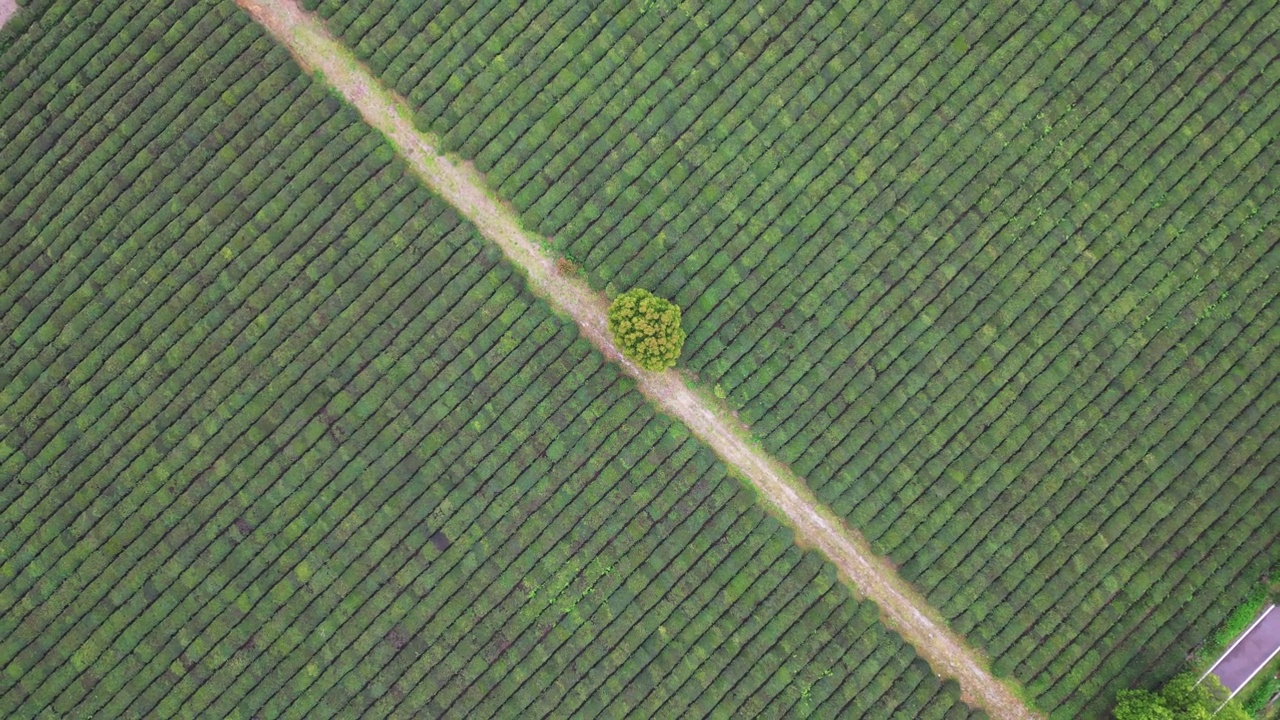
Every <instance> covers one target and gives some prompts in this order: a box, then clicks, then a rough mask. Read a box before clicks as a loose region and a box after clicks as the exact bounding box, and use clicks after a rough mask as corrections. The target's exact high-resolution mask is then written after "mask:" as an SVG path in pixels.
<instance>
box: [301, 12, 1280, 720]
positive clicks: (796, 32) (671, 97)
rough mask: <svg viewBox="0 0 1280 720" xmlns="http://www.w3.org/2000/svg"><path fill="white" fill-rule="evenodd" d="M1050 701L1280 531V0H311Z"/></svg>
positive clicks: (426, 121) (1156, 638)
mask: <svg viewBox="0 0 1280 720" xmlns="http://www.w3.org/2000/svg"><path fill="white" fill-rule="evenodd" d="M304 4H305V5H307V6H308V7H310V8H314V9H315V10H317V11H318V12H319V13H320V14H321V15H322V16H323V17H325V18H327V22H328V24H329V26H330V28H331V29H332V30H333V31H334V33H335V34H337V35H339V36H341V37H342V38H344V39H345V41H346V42H347V43H348V44H349V45H350V47H352V48H353V49H354V50H355V51H356V52H357V53H358V54H359V55H360V56H361V57H362V58H364V59H366V61H367V62H368V64H369V65H370V66H371V67H372V68H374V69H375V70H377V71H378V72H379V73H381V75H382V77H383V78H384V79H385V81H386V82H387V84H388V85H390V86H392V87H394V88H395V89H396V90H398V91H399V92H400V93H402V94H403V95H404V96H405V97H407V98H408V99H409V100H410V102H411V103H412V104H413V106H414V108H415V110H416V112H417V118H416V120H417V122H418V123H419V125H420V126H422V127H423V128H429V129H431V130H433V131H435V132H437V133H438V134H440V136H441V137H442V138H443V139H444V143H445V145H446V146H447V147H448V148H450V149H452V150H456V151H457V152H460V153H461V154H462V155H464V156H467V157H470V158H474V159H475V162H476V164H477V165H478V166H479V167H480V168H481V169H482V170H484V171H485V172H487V173H488V176H489V178H490V179H491V181H492V183H493V184H494V186H495V187H496V188H497V189H498V190H499V192H500V193H501V194H502V195H504V196H505V197H507V198H508V199H510V200H511V201H512V202H513V203H514V204H515V206H516V207H517V208H518V209H519V210H520V211H521V212H522V213H523V215H524V218H525V220H526V222H527V224H528V225H529V226H530V227H532V228H536V229H537V230H538V231H539V232H541V233H543V234H545V235H547V236H550V237H552V238H553V239H554V243H555V245H556V247H557V248H558V249H559V250H560V251H561V252H563V253H564V254H565V255H566V256H567V257H568V258H569V259H570V260H572V261H573V262H575V263H577V264H578V265H579V266H581V267H582V268H583V269H584V270H585V271H586V273H587V274H588V276H589V277H590V279H591V280H592V282H593V283H595V284H596V285H597V286H598V287H603V288H606V289H609V290H612V291H621V290H625V289H626V288H628V287H630V286H635V285H638V286H642V287H645V288H647V289H649V290H652V291H654V292H656V293H658V294H659V295H663V296H667V297H672V298H674V299H675V300H676V301H677V302H678V303H679V304H680V305H682V306H683V307H684V308H685V327H686V329H687V330H688V333H689V338H688V341H687V343H686V346H685V359H684V361H683V365H684V367H685V368H686V369H687V370H688V371H691V372H693V373H696V374H697V376H698V377H700V378H701V379H702V380H703V381H705V382H706V383H708V384H709V385H713V386H716V387H717V389H718V390H719V391H720V392H721V393H722V394H725V395H727V397H728V398H729V401H730V402H731V403H733V404H734V405H735V406H736V407H737V408H739V409H740V412H741V415H742V417H743V418H744V419H745V420H747V421H748V422H750V423H751V424H752V426H753V429H754V431H755V432H756V433H757V434H758V435H759V436H760V437H761V438H762V439H763V441H764V442H765V445H766V446H767V447H768V448H769V449H770V450H771V451H772V452H774V453H776V454H777V455H778V456H779V457H780V458H782V459H783V460H785V461H787V462H789V463H790V464H791V465H792V467H793V468H794V469H795V470H797V471H798V472H799V473H800V474H802V475H803V476H804V477H805V478H806V479H807V480H808V482H809V483H810V484H811V486H812V487H813V488H814V490H815V491H816V492H817V493H818V494H819V496H820V497H821V498H822V499H823V500H824V501H826V502H828V503H830V505H831V506H832V507H833V508H835V509H836V511H837V512H839V513H841V514H843V515H844V516H846V517H847V518H848V519H849V520H850V521H851V523H852V524H853V525H854V526H856V527H858V528H859V529H861V530H862V531H863V532H864V533H865V534H866V535H867V536H868V538H870V539H871V540H872V541H873V544H874V546H875V547H876V548H877V549H878V550H879V551H881V552H884V553H887V554H888V555H890V556H891V557H892V558H893V559H894V560H895V561H896V562H898V563H900V566H901V571H902V573H903V574H904V575H905V576H906V577H907V578H909V579H910V580H912V581H914V582H915V583H916V584H917V585H918V586H919V587H920V588H921V589H922V590H923V591H924V592H926V593H927V595H928V597H929V599H930V600H931V602H932V603H933V604H934V605H935V606H936V607H938V608H939V609H940V610H941V611H942V612H943V614H944V615H945V616H946V617H948V618H949V619H950V621H951V623H952V625H953V626H954V627H955V628H956V629H957V630H959V631H961V632H963V633H965V634H966V635H967V636H968V637H969V638H970V639H971V640H972V641H973V642H974V643H975V644H977V645H978V646H980V647H983V648H985V649H986V650H987V651H988V652H989V653H990V655H991V656H992V657H993V658H994V661H995V666H994V668H995V671H996V672H997V673H999V674H1011V675H1013V676H1014V677H1016V678H1017V679H1019V680H1020V681H1021V682H1023V683H1024V685H1025V686H1026V687H1027V689H1028V691H1029V693H1030V694H1031V696H1032V697H1033V698H1034V699H1035V701H1036V703H1037V704H1038V705H1039V706H1040V707H1041V708H1043V709H1044V710H1046V711H1050V712H1052V713H1053V714H1054V715H1055V716H1057V717H1063V718H1075V717H1099V716H1101V715H1103V714H1105V712H1106V710H1107V708H1108V706H1109V704H1110V702H1111V699H1112V698H1113V697H1114V694H1115V691H1116V690H1118V689H1121V688H1124V687H1127V686H1129V685H1131V684H1135V683H1137V684H1143V683H1146V684H1150V683H1155V682H1158V681H1159V680H1160V679H1162V678H1163V677H1165V676H1167V675H1168V674H1169V673H1171V672H1172V671H1173V670H1174V669H1175V668H1176V667H1177V665H1178V664H1179V663H1180V662H1181V661H1182V659H1183V658H1184V657H1185V656H1186V653H1187V652H1188V651H1189V650H1190V649H1192V648H1193V647H1194V646H1195V645H1196V644H1197V643H1199V642H1200V641H1201V639H1203V638H1204V637H1205V635H1206V634H1207V633H1209V632H1210V631H1211V630H1212V628H1213V627H1214V626H1215V625H1216V624H1217V623H1218V622H1219V621H1220V620H1221V619H1222V618H1223V617H1224V616H1225V615H1226V613H1228V612H1229V611H1230V609H1231V608H1232V606H1233V605H1234V604H1235V603H1237V602H1238V601H1239V599H1240V598H1241V597H1242V596H1243V595H1244V593H1246V592H1247V591H1248V590H1249V587H1250V586H1251V585H1252V584H1253V582H1254V581H1255V580H1256V578H1258V577H1259V576H1260V574H1261V573H1262V572H1263V570H1264V569H1265V568H1267V567H1268V566H1269V565H1271V564H1274V563H1275V562H1276V561H1277V560H1280V540H1278V538H1280V461H1277V456H1278V455H1280V437H1277V430H1278V429H1280V409H1278V408H1277V400H1278V399H1280V384H1278V383H1277V382H1276V375H1277V371H1280V360H1277V358H1278V357H1280V356H1278V355H1277V345H1278V344H1280V330H1278V329H1277V318H1278V314H1280V307H1277V304H1276V296H1277V294H1278V293H1280V273H1277V270H1280V248H1278V247H1277V243H1278V241H1280V224H1277V220H1276V214H1277V211H1280V200H1277V197H1276V191H1277V182H1278V181H1280V171H1277V169H1276V161H1277V159H1280V149H1278V147H1277V142H1276V136H1277V134H1278V133H1280V119H1278V118H1277V111H1278V110H1280V91H1277V88H1276V84H1277V83H1278V82H1280V71H1278V68H1280V62H1277V57H1276V56H1277V53H1278V52H1280V37H1278V35H1277V33H1278V32H1280V10H1278V9H1277V7H1276V4H1275V3H1274V2H1271V1H1269V0H1228V1H1227V2H1222V3H1219V2H1200V1H1198V0H1175V1H1172V2H1170V1H1165V2H1136V1H1128V2H1115V3H1089V2H1075V1H1072V0H1050V1H1049V2H1022V1H1014V0H997V1H995V2H988V1H986V0H983V1H981V2H979V1H976V0H975V1H973V2H964V1H960V0H944V1H943V2H907V1H902V0H889V1H885V2H878V1H874V0H851V1H850V2H839V3H836V2H810V1H809V0H803V1H801V0H772V1H769V2H762V3H744V2H733V1H730V0H721V1H718V2H717V1H710V2H677V1H675V0H667V1H664V0H652V1H644V2H640V1H626V0H604V1H603V2H600V3H578V2H572V1H570V0H562V1H558V2H547V3H537V4H531V3H520V2H514V1H505V2H487V3H473V2H468V1H467V0H439V1H432V2H427V1H426V0H341V1H340V0H305V3H304Z"/></svg>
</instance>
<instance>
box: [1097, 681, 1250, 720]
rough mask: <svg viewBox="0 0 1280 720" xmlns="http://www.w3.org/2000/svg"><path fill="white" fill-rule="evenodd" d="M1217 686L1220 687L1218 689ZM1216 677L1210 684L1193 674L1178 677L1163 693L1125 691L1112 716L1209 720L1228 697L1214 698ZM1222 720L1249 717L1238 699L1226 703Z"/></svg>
mask: <svg viewBox="0 0 1280 720" xmlns="http://www.w3.org/2000/svg"><path fill="white" fill-rule="evenodd" d="M1215 686H1216V687H1215ZM1220 688H1221V686H1220V685H1217V683H1216V681H1215V679H1214V678H1213V676H1212V675H1210V676H1209V677H1208V678H1206V682H1202V683H1198V682H1197V681H1196V676H1195V675H1192V674H1191V673H1182V674H1181V675H1177V676H1176V677H1174V678H1173V679H1172V680H1170V681H1169V682H1167V683H1165V685H1164V687H1162V688H1161V689H1160V692H1158V693H1153V692H1151V691H1149V690H1121V691H1120V693H1119V695H1118V696H1117V698H1116V701H1117V702H1116V708H1115V710H1114V711H1112V715H1113V716H1114V717H1115V719H1116V720H1209V719H1210V718H1213V717H1215V715H1214V711H1215V710H1217V708H1218V706H1219V705H1222V704H1223V703H1222V699H1221V698H1225V697H1226V693H1225V691H1223V692H1222V693H1221V697H1214V689H1220ZM1216 717H1217V718H1218V720H1244V719H1245V718H1247V717H1248V716H1247V714H1246V713H1244V711H1243V710H1242V709H1241V707H1240V704H1239V703H1238V702H1236V701H1235V700H1232V701H1231V702H1228V703H1226V705H1225V706H1223V707H1222V710H1221V711H1219V712H1218V714H1217V716H1216Z"/></svg>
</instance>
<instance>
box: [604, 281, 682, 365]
mask: <svg viewBox="0 0 1280 720" xmlns="http://www.w3.org/2000/svg"><path fill="white" fill-rule="evenodd" d="M609 332H610V333H611V334H612V335H613V341H614V342H615V343H617V345H618V347H619V348H621V349H622V354H623V355H624V356H626V357H627V359H629V360H631V361H632V362H634V363H636V364H637V365H639V366H640V367H642V368H644V369H645V370H652V371H654V372H661V371H663V370H666V369H667V368H669V367H673V366H675V364H676V360H677V359H679V357H680V350H681V348H683V347H684V329H683V328H681V327H680V308H679V307H678V306H677V305H675V304H674V303H672V302H670V301H669V300H664V299H662V298H660V297H658V296H656V295H654V294H653V293H651V292H649V291H648V290H644V289H642V288H632V289H631V290H628V291H626V292H624V293H622V294H621V295H619V296H618V297H616V298H614V299H613V303H612V304H610V305H609Z"/></svg>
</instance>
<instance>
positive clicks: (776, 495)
mask: <svg viewBox="0 0 1280 720" xmlns="http://www.w3.org/2000/svg"><path fill="white" fill-rule="evenodd" d="M237 1H238V2H239V3H240V5H241V6H242V7H243V8H245V9H246V10H247V11H248V12H249V13H250V14H251V15H252V16H253V17H254V19H256V20H257V21H258V22H259V23H261V24H262V25H263V26H264V27H266V28H267V30H268V31H270V32H271V33H272V34H273V35H274V36H275V37H276V38H277V39H278V40H280V41H281V42H282V43H284V45H285V46H286V47H288V48H289V50H290V51H292V52H293V54H294V56H295V57H297V58H298V60H299V62H300V63H301V64H302V65H303V67H305V68H307V69H308V70H309V71H311V72H316V71H318V72H320V73H321V74H322V75H323V77H324V81H325V82H326V83H328V84H329V86H330V87H332V88H334V89H335V90H336V91H337V92H338V93H339V94H341V95H343V96H344V97H346V99H347V100H348V102H350V103H351V104H352V105H353V106H355V107H356V109H357V110H359V112H360V114H361V115H362V116H364V118H365V120H366V121H367V122H368V123H369V124H370V125H371V126H373V127H374V128H376V129H378V130H379V131H381V132H382V133H383V135H385V136H386V137H387V139H388V140H389V141H390V142H391V144H392V145H393V146H394V148H395V149H396V151H397V152H399V153H400V155H401V156H402V157H403V158H404V159H405V161H406V162H407V163H408V165H409V167H410V168H412V169H413V170H414V171H415V172H416V173H417V174H418V175H419V176H420V177H421V178H422V179H423V180H424V181H425V182H426V184H427V186H428V187H430V188H431V189H432V190H433V191H434V192H435V193H436V194H438V195H440V196H441V197H443V198H444V199H445V200H447V201H448V202H449V203H451V204H452V205H453V206H454V207H456V208H457V209H458V210H459V211H460V212H462V214H463V215H465V216H466V217H467V218H469V219H470V220H471V222H473V223H474V224H475V225H476V227H477V228H479V230H480V232H481V234H483V235H484V236H485V237H486V238H488V239H489V240H491V241H493V242H494V243H496V244H498V245H499V246H500V247H501V248H502V250H503V251H504V252H505V253H506V254H507V256H508V257H509V258H510V260H511V261H512V262H514V263H515V264H516V265H519V266H520V267H522V268H524V270H525V272H526V274H527V276H528V279H529V284H530V287H531V289H532V290H533V291H534V292H535V293H537V294H539V295H540V296H541V297H543V298H545V299H546V300H548V301H549V302H550V303H551V305H552V306H553V307H555V308H556V309H558V310H560V311H562V312H565V313H568V314H569V315H570V316H572V318H573V319H574V320H575V321H576V322H577V323H578V325H579V327H580V328H581V330H582V332H583V334H584V335H586V336H587V338H589V339H590V340H591V341H592V342H593V343H595V344H596V346H597V347H599V348H600V350H601V351H603V352H604V354H605V356H606V357H608V358H609V359H611V360H613V361H614V362H617V363H619V364H620V365H622V367H623V368H624V369H625V370H626V372H627V373H628V374H630V375H631V376H633V377H634V378H635V379H636V380H637V382H638V385H639V388H640V390H641V391H642V392H643V393H644V394H645V395H646V396H648V397H649V398H650V399H651V400H652V401H653V402H654V403H655V404H656V405H657V406H658V407H660V408H661V409H662V410H664V411H666V412H667V413H669V414H670V415H672V416H673V417H675V418H678V419H679V420H680V421H682V422H683V423H684V424H685V425H687V426H688V427H689V429H690V430H691V431H692V432H693V433H694V434H695V435H696V436H698V438H700V439H701V440H702V441H703V442H704V443H706V444H707V446H708V447H710V448H711V449H712V450H714V451H715V452H716V453H717V454H719V455H720V457H721V458H723V459H724V461H725V462H726V463H727V464H728V465H730V466H731V467H733V468H735V469H736V470H737V472H738V473H740V474H741V475H742V476H744V477H745V478H746V479H747V480H749V481H750V482H751V484H752V485H754V486H755V488H756V489H757V491H758V492H759V494H760V496H761V498H762V499H763V500H764V501H765V502H766V503H767V504H768V505H770V506H772V508H773V510H774V511H775V512H776V513H777V514H778V515H780V516H781V517H782V519H783V520H784V522H786V523H787V524H788V525H790V526H791V527H792V528H793V529H794V530H795V532H796V538H797V542H798V543H799V544H801V545H802V546H804V547H810V548H815V549H817V550H819V551H820V552H822V553H823V554H824V555H826V557H827V558H828V559H829V560H830V561H831V562H832V563H833V564H834V565H835V566H836V567H837V568H838V569H839V570H840V573H841V575H842V577H843V578H844V580H845V581H846V582H847V583H849V584H850V586H851V587H852V588H853V589H854V591H855V592H856V593H857V594H859V595H861V596H865V597H867V598H869V599H871V600H872V601H874V602H875V603H876V604H877V605H879V606H880V608H881V611H882V613H883V615H884V620H885V622H886V624H887V625H888V626H889V627H891V628H893V629H894V630H896V631H897V632H898V633H899V634H901V635H902V637H903V638H904V639H905V640H906V641H907V642H909V643H911V644H912V645H913V646H914V647H915V649H916V652H917V653H918V654H919V655H920V656H921V657H923V658H924V659H925V660H927V661H928V662H929V664H930V665H931V666H932V667H933V669H934V672H936V673H938V674H939V675H941V676H944V677H952V678H955V679H956V680H958V681H959V682H960V686H961V688H962V696H963V698H964V699H965V701H966V702H968V703H970V704H971V705H974V706H977V707H981V708H983V709H985V710H986V711H987V713H988V714H989V715H991V716H992V717H995V718H1031V717H1038V716H1037V715H1036V714H1035V713H1033V712H1032V711H1031V710H1030V709H1029V708H1028V707H1027V705H1026V704H1025V703H1023V702H1022V701H1021V700H1020V699H1019V698H1018V697H1017V696H1016V695H1015V694H1014V693H1013V692H1012V691H1011V689H1010V687H1008V686H1006V685H1005V684H1004V683H1002V682H1000V681H999V680H997V679H996V678H995V677H993V676H992V675H991V674H990V673H989V672H988V671H987V670H985V669H984V667H985V664H984V662H983V661H982V660H981V659H980V657H979V655H978V654H977V653H976V652H975V651H974V650H973V649H972V648H970V647H968V645H966V644H965V642H964V640H963V638H961V637H960V636H959V635H957V634H956V633H954V632H952V631H951V630H950V629H949V628H948V627H947V626H946V625H945V623H943V622H942V621H941V620H940V619H939V617H938V616H937V613H936V612H935V611H934V610H933V609H932V608H930V607H929V605H928V604H927V602H926V601H925V599H924V598H923V597H922V596H921V595H920V594H919V593H917V592H916V591H915V590H914V589H913V588H912V587H911V586H910V585H909V584H908V583H906V582H905V581H903V580H902V579H901V578H900V577H899V576H898V574H897V572H896V571H895V570H894V569H893V567H892V566H891V565H890V564H889V563H888V562H887V561H886V560H885V559H884V558H881V557H879V556H877V555H876V554H875V553H873V552H872V551H871V549H870V547H869V545H868V544H867V542H866V541H865V540H864V539H863V538H862V537H861V535H860V534H858V533H857V532H855V531H853V530H851V529H849V528H848V527H847V526H846V525H845V524H844V523H843V522H842V521H841V520H840V519H839V518H838V517H837V516H836V515H835V514H834V513H833V512H832V511H831V510H829V509H828V508H826V507H824V506H823V505H822V504H821V503H820V502H818V501H817V499H816V498H815V497H814V496H813V495H812V494H811V493H810V492H809V490H808V488H807V487H806V486H805V484H804V482H803V481H802V480H801V479H800V478H798V477H797V476H796V475H795V474H794V473H792V472H791V471H790V470H789V469H787V468H786V467H784V466H783V465H781V464H780V463H778V462H777V461H776V460H774V459H773V458H772V457H770V456H769V455H768V454H766V453H765V452H763V451H760V450H758V449H756V448H755V446H754V444H753V443H752V442H751V441H750V439H749V435H748V434H747V433H746V432H745V431H744V430H743V429H742V428H741V427H740V426H739V425H738V424H737V423H736V422H735V421H734V420H732V417H733V416H732V414H731V413H730V412H728V409H727V408H726V407H724V406H723V405H721V404H717V403H714V401H711V400H710V399H708V398H703V397H701V396H699V395H698V394H695V393H694V392H693V391H692V390H691V389H690V388H689V386H688V385H687V384H686V383H685V381H684V379H683V378H682V376H680V375H679V374H678V373H675V372H666V373H650V372H645V371H642V370H640V369H639V368H637V367H636V366H635V365H633V364H631V363H630V362H628V361H627V360H625V359H624V358H623V357H622V356H621V354H620V353H619V352H618V350H617V348H615V347H614V346H613V342H612V340H611V339H610V336H609V333H608V330H607V328H606V324H605V323H606V321H605V311H606V309H607V307H608V302H607V300H606V299H605V297H604V296H603V295H602V294H600V293H597V292H595V291H593V290H592V289H591V288H590V287H589V286H588V285H587V284H586V283H585V282H584V281H582V280H581V279H579V278H577V277H573V276H565V275H562V274H560V273H558V272H557V271H556V269H555V261H554V259H553V257H552V256H551V255H549V254H548V253H547V252H545V251H544V250H543V249H542V248H543V243H542V241H541V239H540V238H536V237H534V236H533V235H532V234H530V233H527V232H526V231H524V230H523V229H522V228H521V227H520V225H519V221H518V217H519V215H518V213H516V211H515V210H514V209H513V208H511V207H510V206H509V205H507V204H505V203H503V202H502V201H500V200H498V199H497V198H495V197H494V196H493V195H492V194H491V193H490V192H489V191H488V190H487V184H486V183H485V180H484V178H483V176H482V175H481V174H480V173H479V172H478V171H477V170H476V169H475V168H474V167H473V166H472V165H471V164H470V163H467V162H461V161H457V160H453V159H450V158H446V157H444V156H443V155H441V154H440V152H439V151H438V150H436V143H435V140H434V138H432V137H431V136H430V135H427V134H424V133H420V132H418V131H417V130H416V129H415V128H414V126H413V123H412V121H411V119H410V118H411V117H412V114H411V112H410V110H409V107H408V104H407V103H406V102H405V101H404V100H403V99H402V98H400V97H398V96H396V95H395V94H394V93H392V92H391V91H389V90H387V89H386V88H384V87H383V86H382V85H381V84H380V83H379V81H378V80H377V79H376V78H375V77H374V76H373V75H372V74H371V73H370V72H369V71H368V70H367V69H366V68H365V67H364V66H363V65H361V64H360V63H359V61H358V60H357V59H356V58H355V57H354V56H353V55H352V54H351V53H350V52H349V51H348V50H347V48H346V47H345V46H343V45H342V44H341V43H340V42H338V41H336V40H334V39H333V37H332V36H331V35H330V34H329V33H328V31H327V30H326V29H325V28H324V25H323V24H322V22H321V21H320V20H318V19H317V18H315V17H313V16H311V15H309V14H307V13H306V12H304V11H303V10H301V9H300V8H299V7H298V6H297V5H296V2H295V0H237Z"/></svg>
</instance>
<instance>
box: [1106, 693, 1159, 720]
mask: <svg viewBox="0 0 1280 720" xmlns="http://www.w3.org/2000/svg"><path fill="white" fill-rule="evenodd" d="M1117 700H1118V702H1117V704H1116V708H1115V710H1114V711H1113V712H1112V716H1113V717H1115V719H1116V720H1174V717H1173V711H1172V710H1170V709H1169V708H1168V707H1166V706H1165V704H1164V699H1163V698H1161V697H1160V696H1159V695H1157V694H1155V693H1153V692H1151V691H1149V690H1121V691H1120V694H1119V697H1118V698H1117Z"/></svg>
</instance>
